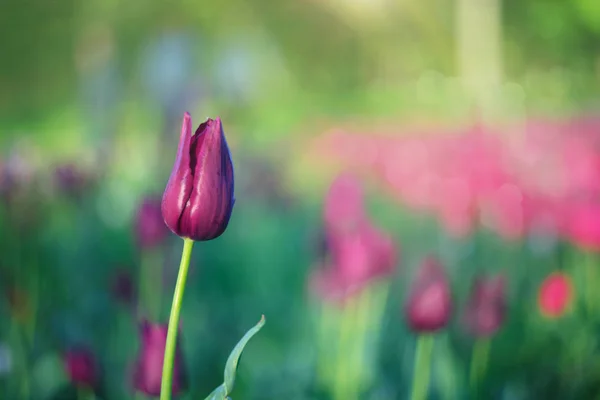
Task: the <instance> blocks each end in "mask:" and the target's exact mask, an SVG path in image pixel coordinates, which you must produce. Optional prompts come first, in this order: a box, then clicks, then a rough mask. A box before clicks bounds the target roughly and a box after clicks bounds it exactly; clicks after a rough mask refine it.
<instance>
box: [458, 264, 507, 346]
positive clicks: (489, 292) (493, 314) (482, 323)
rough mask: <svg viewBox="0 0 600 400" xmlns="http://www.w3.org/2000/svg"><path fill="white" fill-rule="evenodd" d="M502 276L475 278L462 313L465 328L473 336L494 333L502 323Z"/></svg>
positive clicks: (503, 300) (503, 298)
mask: <svg viewBox="0 0 600 400" xmlns="http://www.w3.org/2000/svg"><path fill="white" fill-rule="evenodd" d="M505 286H506V282H505V278H504V276H501V275H499V276H496V277H493V278H483V277H480V278H477V279H475V282H474V283H473V288H472V290H471V296H470V297H469V300H468V302H467V306H466V307H465V313H464V322H465V325H466V327H467V329H468V330H469V331H470V332H471V333H472V334H473V336H475V337H489V336H492V335H494V334H495V333H496V332H497V331H498V330H499V329H500V328H501V327H502V324H503V323H504V319H505V315H506V294H505Z"/></svg>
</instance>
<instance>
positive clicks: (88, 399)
mask: <svg viewBox="0 0 600 400" xmlns="http://www.w3.org/2000/svg"><path fill="white" fill-rule="evenodd" d="M95 399H96V395H95V394H94V391H93V390H92V389H90V388H89V387H87V386H80V387H78V388H77V400H95Z"/></svg>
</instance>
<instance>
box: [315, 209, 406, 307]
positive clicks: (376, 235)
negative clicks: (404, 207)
mask: <svg viewBox="0 0 600 400" xmlns="http://www.w3.org/2000/svg"><path fill="white" fill-rule="evenodd" d="M328 243H329V246H328V251H329V254H330V258H329V261H328V262H327V263H326V265H324V266H323V267H324V268H322V269H318V270H316V271H314V273H313V275H312V276H311V286H312V290H313V291H315V292H316V294H317V295H318V296H319V297H321V298H323V299H327V300H344V299H345V298H347V297H349V296H351V295H353V294H355V293H356V292H358V291H360V290H361V289H362V288H363V287H364V286H365V285H366V284H368V283H369V282H371V281H372V280H375V279H379V278H383V277H386V276H389V275H391V274H392V273H393V271H394V267H395V264H396V261H397V250H396V247H395V245H394V243H393V241H392V239H391V238H390V237H389V236H387V235H385V234H383V233H382V232H380V231H379V230H377V229H376V228H375V227H373V226H372V225H371V224H370V223H369V222H367V221H364V222H363V223H362V224H361V225H360V227H359V228H358V229H357V230H354V231H351V232H347V233H343V234H334V235H331V236H329V240H328Z"/></svg>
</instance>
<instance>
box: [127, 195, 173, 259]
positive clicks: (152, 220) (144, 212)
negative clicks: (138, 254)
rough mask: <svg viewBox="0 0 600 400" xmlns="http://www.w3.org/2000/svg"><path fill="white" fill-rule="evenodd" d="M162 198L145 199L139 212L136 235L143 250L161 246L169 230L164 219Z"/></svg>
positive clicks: (136, 221)
mask: <svg viewBox="0 0 600 400" xmlns="http://www.w3.org/2000/svg"><path fill="white" fill-rule="evenodd" d="M160 207H161V201H160V198H153V197H148V198H145V199H144V200H143V201H142V203H141V205H140V207H139V208H138V211H137V216H136V220H135V233H136V240H137V244H138V246H139V247H140V248H141V249H149V248H154V247H157V246H160V245H161V244H162V243H163V242H164V241H165V239H166V237H167V235H168V233H169V230H168V229H167V225H165V221H164V220H163V217H162V212H161V208H160Z"/></svg>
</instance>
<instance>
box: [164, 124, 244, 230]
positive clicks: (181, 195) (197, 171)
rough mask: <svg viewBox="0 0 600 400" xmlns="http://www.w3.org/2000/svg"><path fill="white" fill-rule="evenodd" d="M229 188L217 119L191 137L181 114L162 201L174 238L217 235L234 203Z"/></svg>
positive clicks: (230, 173) (230, 170) (224, 145)
mask: <svg viewBox="0 0 600 400" xmlns="http://www.w3.org/2000/svg"><path fill="white" fill-rule="evenodd" d="M233 187H234V185H233V163H232V161H231V156H230V154H229V148H228V147H227V142H226V141H225V135H224V133H223V127H222V126H221V120H220V119H219V118H217V119H215V120H213V119H208V120H207V121H206V122H204V123H202V124H201V125H200V126H199V127H198V129H197V130H196V133H195V134H194V135H192V118H191V116H190V114H188V113H185V115H184V117H183V125H182V128H181V137H180V139H179V148H178V150H177V158H176V159H175V164H174V165H173V171H172V172H171V177H170V178H169V182H168V183H167V187H166V189H165V192H164V195H163V198H162V214H163V217H164V221H165V223H166V224H167V226H168V227H169V229H171V231H173V233H175V234H176V235H178V236H180V237H184V238H189V239H192V240H195V241H206V240H212V239H215V238H217V237H219V236H221V234H222V233H223V232H224V231H225V229H226V228H227V225H228V223H229V218H230V217H231V212H232V210H233V204H234V202H235V199H234V195H233Z"/></svg>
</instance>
